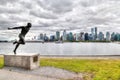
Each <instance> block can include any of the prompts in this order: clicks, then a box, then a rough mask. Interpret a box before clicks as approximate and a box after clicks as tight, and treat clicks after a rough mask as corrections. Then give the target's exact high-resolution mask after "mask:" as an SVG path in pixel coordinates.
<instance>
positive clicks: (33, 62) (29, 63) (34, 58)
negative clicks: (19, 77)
mask: <svg viewBox="0 0 120 80" xmlns="http://www.w3.org/2000/svg"><path fill="white" fill-rule="evenodd" d="M4 65H5V66H9V67H20V68H25V69H29V70H31V69H35V68H38V67H39V54H30V55H29V54H26V55H19V54H17V55H4Z"/></svg>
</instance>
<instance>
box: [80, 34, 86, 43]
mask: <svg viewBox="0 0 120 80" xmlns="http://www.w3.org/2000/svg"><path fill="white" fill-rule="evenodd" d="M80 40H81V41H83V40H85V37H84V32H81V33H80Z"/></svg>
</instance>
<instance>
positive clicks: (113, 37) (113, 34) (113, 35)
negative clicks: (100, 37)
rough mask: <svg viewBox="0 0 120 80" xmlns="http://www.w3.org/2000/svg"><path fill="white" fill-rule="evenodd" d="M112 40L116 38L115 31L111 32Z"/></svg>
mask: <svg viewBox="0 0 120 80" xmlns="http://www.w3.org/2000/svg"><path fill="white" fill-rule="evenodd" d="M111 40H112V41H114V40H115V33H114V32H113V33H112V34H111Z"/></svg>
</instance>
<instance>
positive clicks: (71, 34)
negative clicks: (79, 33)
mask: <svg viewBox="0 0 120 80" xmlns="http://www.w3.org/2000/svg"><path fill="white" fill-rule="evenodd" d="M73 40H74V38H73V33H72V32H70V33H69V41H73Z"/></svg>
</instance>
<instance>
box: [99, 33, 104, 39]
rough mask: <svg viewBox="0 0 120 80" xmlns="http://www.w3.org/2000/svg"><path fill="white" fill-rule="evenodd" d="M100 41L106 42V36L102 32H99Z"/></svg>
mask: <svg viewBox="0 0 120 80" xmlns="http://www.w3.org/2000/svg"><path fill="white" fill-rule="evenodd" d="M98 40H100V41H102V40H104V34H103V33H102V32H99V34H98Z"/></svg>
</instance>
